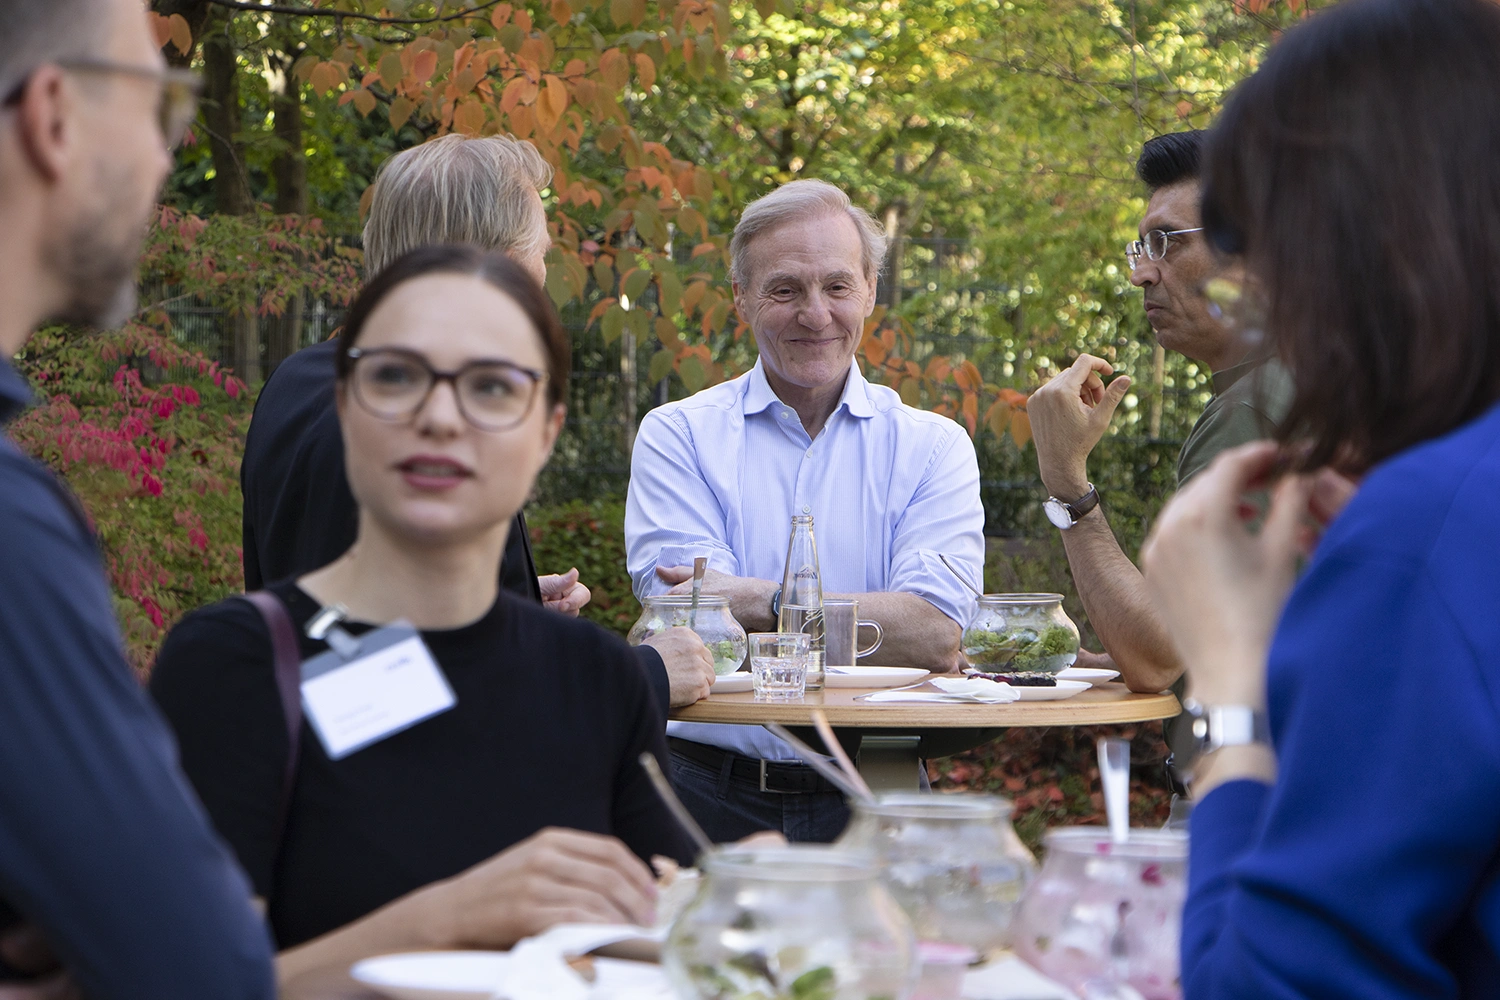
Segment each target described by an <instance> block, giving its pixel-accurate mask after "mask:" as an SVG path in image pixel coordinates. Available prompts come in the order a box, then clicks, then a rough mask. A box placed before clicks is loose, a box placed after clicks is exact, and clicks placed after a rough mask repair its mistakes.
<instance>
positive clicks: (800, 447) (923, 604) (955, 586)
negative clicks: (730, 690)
mask: <svg viewBox="0 0 1500 1000" xmlns="http://www.w3.org/2000/svg"><path fill="white" fill-rule="evenodd" d="M885 252H886V241H885V233H884V231H883V230H881V228H880V227H879V226H878V225H877V224H876V222H875V220H874V219H872V218H871V217H870V216H869V214H868V213H866V212H864V211H863V210H861V209H859V208H857V207H855V206H854V205H852V204H851V203H850V200H849V197H848V195H846V194H845V193H844V192H843V191H841V190H839V189H838V188H836V187H834V186H833V185H832V184H828V183H825V182H823V181H815V180H801V181H792V182H791V183H789V184H784V185H782V186H781V187H780V188H777V189H776V190H775V191H773V192H772V193H770V194H768V195H766V196H765V197H763V198H761V199H759V200H757V201H755V202H753V203H751V204H750V205H749V206H748V207H746V209H745V211H744V213H743V214H742V215H741V217H740V221H739V224H738V225H737V226H736V227H735V230H734V236H733V238H732V240H731V243H730V256H731V269H732V278H733V282H734V301H735V308H736V309H737V310H738V312H739V315H740V318H741V319H742V320H744V322H745V323H746V324H747V325H748V326H749V327H750V329H751V331H752V332H753V333H754V335H755V343H756V346H757V348H758V349H759V351H760V359H759V360H758V361H757V362H756V364H755V367H754V368H752V369H751V370H750V371H749V372H747V373H746V374H744V375H742V376H740V377H739V378H737V379H734V380H732V381H729V382H725V383H723V384H721V385H716V386H713V387H711V388H709V389H705V390H703V391H702V392H699V393H697V394H696V395H694V396H692V397H690V398H688V399H685V400H682V401H680V402H674V403H668V404H666V405H665V406H661V407H658V408H657V409H655V410H652V411H651V412H650V413H648V414H647V415H646V418H645V419H644V420H643V421H642V422H641V428H640V431H639V433H638V434H637V436H636V441H635V451H634V453H633V454H632V456H631V466H630V490H629V495H628V497H627V499H626V507H625V542H626V549H627V561H628V564H629V569H630V575H631V579H632V581H633V583H634V587H635V593H636V596H637V597H642V598H644V597H646V596H649V595H652V594H660V593H664V592H666V591H668V590H670V589H672V588H674V587H675V588H677V589H679V590H681V589H685V588H686V587H687V586H688V582H687V581H688V580H689V578H690V577H691V575H692V571H691V566H692V563H693V560H694V558H695V557H698V556H706V557H708V573H707V576H706V578H705V581H704V587H703V592H704V593H709V594H722V595H724V596H726V597H728V598H729V606H730V610H731V611H732V612H733V614H734V616H735V617H736V618H737V619H738V620H739V622H740V624H741V625H743V626H744V627H745V629H746V631H749V632H768V631H775V629H776V614H775V612H774V610H773V598H775V597H776V596H777V595H778V594H779V592H780V581H781V578H782V571H783V569H784V567H785V560H786V551H787V539H788V536H789V533H790V529H791V522H792V517H793V515H800V514H811V515H813V517H814V518H815V526H814V527H815V531H816V536H817V542H818V559H819V563H820V569H821V573H822V583H823V590H824V594H825V596H826V597H836V596H837V597H852V598H855V599H856V600H858V602H859V613H860V617H861V618H867V619H874V620H876V621H878V622H880V624H881V626H882V627H883V629H884V633H885V640H884V642H883V644H882V645H881V647H880V652H879V654H878V657H877V658H875V659H873V660H872V661H871V662H884V663H894V664H901V665H905V666H917V667H926V668H928V669H930V670H933V671H935V672H943V671H949V670H953V669H955V668H956V667H957V666H958V665H959V663H960V661H961V659H962V658H961V655H960V653H959V634H960V630H961V629H960V626H961V623H962V622H964V621H965V620H966V619H967V617H968V614H969V611H970V609H971V607H972V605H973V601H972V598H971V597H970V595H969V593H968V591H967V590H965V588H964V584H963V583H961V582H960V581H959V579H958V578H957V577H956V576H955V575H954V572H953V571H951V570H949V569H948V568H946V567H945V566H944V565H943V564H942V562H941V561H940V560H939V558H938V556H939V555H946V556H947V557H948V558H949V560H950V561H951V562H952V563H953V564H954V566H955V567H956V569H957V571H958V572H959V573H962V574H964V576H965V577H967V578H968V579H969V580H972V581H980V580H982V579H983V567H984V535H983V531H984V509H983V506H982V505H981V503H980V500H979V465H978V462H977V460H976V459H975V456H974V445H973V443H972V442H971V441H970V440H969V437H968V435H967V434H965V433H964V430H963V428H962V427H961V426H959V424H958V423H957V422H956V421H954V420H952V419H951V418H948V417H943V416H940V415H938V414H935V413H929V412H925V411H922V410H918V409H915V408H913V407H910V406H906V405H904V404H903V403H902V402H901V398H900V397H899V396H898V395H897V394H896V393H895V392H894V391H893V390H891V389H890V388H888V387H886V386H881V385H872V384H871V383H870V382H868V381H866V380H865V378H864V376H863V375H861V374H860V371H859V366H858V365H856V364H855V362H854V352H855V348H856V346H857V345H858V344H859V340H860V337H861V336H862V335H863V332H864V324H865V320H866V319H867V318H868V317H869V316H870V314H871V313H872V311H873V310H874V308H875V288H876V279H877V277H878V275H879V273H880V270H881V268H882V266H883V264H884V261H885ZM668 735H669V737H670V739H669V744H670V746H671V748H672V763H673V769H674V773H673V780H674V783H675V784H676V785H677V787H678V790H679V792H681V794H682V796H683V798H684V799H685V800H686V801H687V803H688V806H689V808H690V809H692V810H693V812H694V815H695V816H696V817H697V818H698V820H699V821H700V822H701V823H702V824H703V826H704V828H705V830H707V832H708V833H709V835H710V836H711V837H713V838H715V839H716V840H733V839H737V838H739V837H742V836H745V835H747V834H749V833H751V832H753V831H755V830H757V829H762V828H768V827H769V828H771V829H778V830H781V831H782V832H783V833H785V834H786V836H787V837H788V838H789V839H791V840H823V841H826V840H832V839H833V838H834V837H836V836H838V834H839V833H840V831H841V830H842V829H843V827H844V825H845V823H846V822H847V820H848V815H849V814H848V810H847V808H846V807H845V805H844V802H843V798H842V796H841V795H840V794H839V793H838V792H836V791H833V790H832V788H831V786H827V785H825V784H823V782H822V779H821V778H820V777H819V776H818V775H816V774H815V773H814V772H812V770H811V768H809V767H807V765H805V764H802V763H801V762H799V761H797V760H796V758H795V756H794V754H793V753H792V751H791V748H790V747H788V746H787V745H786V744H784V743H783V742H782V741H780V740H778V739H776V738H775V737H774V736H772V735H771V734H770V733H768V732H767V731H766V730H764V729H762V728H760V727H758V726H709V725H701V724H690V723H678V722H674V723H671V724H670V725H669V727H668Z"/></svg>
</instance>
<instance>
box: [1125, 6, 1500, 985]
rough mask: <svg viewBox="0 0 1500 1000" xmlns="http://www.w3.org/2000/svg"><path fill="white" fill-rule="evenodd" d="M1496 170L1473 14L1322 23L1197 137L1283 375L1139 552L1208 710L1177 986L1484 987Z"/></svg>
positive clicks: (1495, 420)
mask: <svg viewBox="0 0 1500 1000" xmlns="http://www.w3.org/2000/svg"><path fill="white" fill-rule="evenodd" d="M1496 163H1500V6H1497V5H1496V4H1494V3H1492V2H1488V0H1349V2H1347V3H1344V4H1340V5H1339V6H1337V7H1335V8H1332V9H1331V10H1328V11H1325V12H1323V13H1320V14H1317V15H1316V16H1314V17H1313V18H1312V19H1311V20H1310V21H1309V22H1307V23H1306V24H1304V25H1302V26H1299V27H1298V28H1296V29H1294V30H1292V31H1290V32H1288V33H1287V35H1286V36H1285V37H1284V38H1283V39H1282V40H1281V41H1280V42H1279V43H1278V44H1277V45H1276V47H1275V48H1274V49H1273V50H1272V51H1271V53H1270V55H1269V56H1268V57H1267V59H1266V61H1265V63H1264V65H1263V67H1262V68H1261V69H1260V71H1259V72H1257V73H1256V74H1255V75H1254V76H1253V77H1252V78H1251V79H1249V80H1248V81H1247V82H1246V83H1244V84H1243V85H1241V87H1240V89H1239V90H1238V91H1237V92H1236V94H1235V96H1234V97H1233V98H1232V100H1231V101H1230V103H1229V105H1228V107H1227V108H1226V109H1225V112H1224V115H1223V118H1222V119H1221V121H1220V122H1219V123H1218V124H1217V125H1216V126H1215V129H1214V133H1213V136H1212V137H1211V139H1210V141H1209V150H1208V154H1207V159H1206V162H1205V170H1204V181H1205V184H1204V201H1203V224H1204V226H1205V227H1206V229H1207V235H1208V237H1209V239H1210V240H1212V241H1213V243H1214V244H1215V245H1216V246H1217V247H1218V248H1220V249H1221V250H1223V251H1225V252H1230V253H1238V254H1243V256H1244V260H1245V263H1246V266H1247V268H1248V273H1249V281H1248V283H1247V288H1246V296H1245V298H1244V299H1242V302H1252V303H1254V308H1253V309H1252V308H1242V309H1241V310H1240V313H1241V321H1242V322H1244V323H1245V325H1246V326H1247V328H1259V329H1263V330H1265V331H1266V333H1267V335H1268V337H1269V341H1270V343H1271V344H1272V345H1273V346H1274V347H1275V349H1276V350H1277V353H1278V354H1279V355H1280V357H1281V359H1282V360H1283V362H1285V364H1286V366H1287V368H1288V370H1289V371H1290V372H1291V375H1292V379H1293V382H1294V384H1295V387H1296V388H1295V395H1294V399H1293V402H1292V406H1291V409H1290V411H1289V413H1288V416H1287V419H1286V421H1285V423H1284V424H1283V425H1282V427H1281V429H1280V434H1279V436H1280V441H1281V447H1280V448H1279V449H1278V447H1277V445H1276V444H1271V443H1264V444H1252V445H1246V446H1244V447H1242V448H1240V449H1236V450H1234V451H1231V452H1227V453H1225V454H1224V455H1223V456H1221V457H1220V458H1219V459H1218V460H1217V461H1216V462H1215V463H1214V465H1212V466H1211V467H1210V468H1209V470H1208V471H1207V472H1205V473H1203V475H1202V476H1200V477H1199V478H1198V479H1197V480H1195V481H1194V482H1193V483H1191V484H1189V485H1188V487H1187V488H1186V489H1185V490H1184V491H1183V492H1182V493H1181V494H1180V495H1179V496H1178V498H1177V499H1176V500H1174V501H1173V502H1172V503H1171V504H1170V505H1169V506H1168V507H1167V509H1166V511H1165V512H1164V513H1163V514H1162V516H1161V518H1160V519H1159V521H1158V524H1157V527H1156V531H1155V533H1154V536H1153V538H1152V539H1151V540H1150V542H1149V543H1148V546H1147V549H1146V552H1145V555H1144V565H1145V570H1146V577H1147V581H1148V584H1149V585H1150V586H1151V588H1152V591H1153V594H1154V596H1155V598H1156V606H1157V607H1158V608H1159V609H1160V610H1161V612H1162V613H1163V615H1164V616H1165V617H1166V619H1167V622H1168V626H1169V628H1170V631H1171V634H1172V636H1173V641H1174V642H1175V644H1176V645H1177V648H1178V652H1179V654H1180V655H1181V657H1182V661H1183V662H1184V663H1185V664H1186V665H1187V670H1188V677H1189V694H1190V695H1191V697H1192V698H1193V699H1194V701H1195V703H1196V704H1194V705H1193V706H1192V707H1191V710H1192V711H1193V712H1194V714H1196V715H1199V716H1200V717H1201V721H1202V723H1203V727H1202V736H1203V739H1204V743H1205V746H1204V751H1205V752H1204V754H1203V756H1202V758H1201V759H1200V760H1199V762H1198V763H1197V765H1196V768H1195V784H1196V788H1195V792H1196V793H1197V795H1198V799H1199V802H1198V806H1197V808H1196V810H1195V812H1194V814H1193V819H1192V839H1193V844H1192V862H1191V875H1190V886H1189V895H1188V901H1187V906H1186V909H1185V912H1184V915H1183V931H1182V972H1183V989H1184V993H1185V995H1186V996H1187V997H1189V998H1208V997H1212V998H1215V1000H1233V998H1236V997H1247V998H1248V997H1255V998H1266V997H1317V998H1319V1000H1325V998H1340V997H1348V998H1360V1000H1380V998H1396V997H1433V998H1438V997H1490V996H1495V995H1497V993H1500V795H1497V794H1496V790H1497V788H1500V660H1497V658H1496V652H1495V651H1496V650H1497V649H1500V614H1497V609H1500V572H1497V566H1500V523H1497V521H1496V518H1495V513H1494V497H1495V496H1496V495H1497V493H1500V406H1497V405H1496V402H1497V400H1500V281H1497V280H1496V269H1497V266H1500V172H1497V170H1496V168H1495V165H1496ZM1287 464H1290V466H1291V468H1292V470H1293V471H1294V473H1295V474H1293V475H1285V476H1281V477H1280V479H1279V482H1278V483H1277V484H1276V486H1275V488H1274V492H1273V496H1272V506H1271V510H1270V512H1269V514H1268V515H1267V518H1266V521H1265V523H1264V526H1263V527H1262V528H1261V529H1260V530H1259V531H1258V532H1252V531H1250V530H1248V529H1247V528H1246V527H1245V526H1244V522H1243V520H1242V516H1243V515H1242V509H1243V508H1242V502H1241V496H1242V494H1243V493H1244V492H1245V491H1246V490H1247V489H1248V488H1252V487H1255V486H1258V485H1261V484H1262V483H1263V482H1266V481H1270V480H1272V479H1275V478H1277V473H1278V472H1279V471H1280V470H1281V469H1282V467H1283V466H1285V465H1287ZM1328 470H1334V471H1337V472H1340V473H1344V474H1347V475H1351V476H1354V477H1357V478H1358V479H1359V486H1358V490H1357V492H1355V493H1354V494H1353V497H1352V499H1349V498H1347V497H1335V498H1334V500H1335V502H1332V503H1331V502H1330V498H1329V496H1327V495H1325V491H1324V488H1325V487H1328V486H1330V485H1333V486H1336V485H1337V481H1336V480H1334V479H1332V478H1331V477H1330V476H1329V475H1328ZM1340 499H1343V500H1347V503H1346V504H1345V505H1343V506H1342V510H1341V512H1337V513H1334V511H1333V509H1332V508H1334V507H1336V506H1339V504H1338V503H1337V502H1336V501H1337V500H1340ZM1330 514H1333V516H1332V519H1331V523H1329V524H1328V525H1327V528H1326V531H1324V533H1323V534H1322V537H1321V539H1319V540H1317V541H1316V547H1315V548H1314V549H1313V551H1312V554H1311V560H1310V562H1309V563H1308V565H1307V567H1306V571H1305V573H1304V574H1303V575H1302V576H1301V577H1300V579H1298V577H1297V570H1298V568H1299V562H1300V561H1301V559H1302V558H1303V552H1304V550H1305V549H1306V548H1307V546H1308V545H1310V544H1311V543H1312V541H1313V539H1312V538H1311V537H1310V531H1309V528H1310V525H1311V523H1312V521H1313V519H1316V520H1319V521H1327V520H1329V516H1330Z"/></svg>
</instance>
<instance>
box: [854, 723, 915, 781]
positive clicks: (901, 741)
mask: <svg viewBox="0 0 1500 1000" xmlns="http://www.w3.org/2000/svg"><path fill="white" fill-rule="evenodd" d="M921 742H922V738H921V737H920V736H877V735H875V734H873V733H869V732H867V733H865V734H864V739H862V740H861V741H860V744H859V765H858V766H859V773H860V776H861V777H863V778H864V779H865V782H866V784H868V785H869V786H870V788H871V789H872V790H874V791H877V792H915V791H917V790H918V787H919V786H918V778H917V767H918V766H919V758H918V756H917V747H918V746H919V745H920V744H921Z"/></svg>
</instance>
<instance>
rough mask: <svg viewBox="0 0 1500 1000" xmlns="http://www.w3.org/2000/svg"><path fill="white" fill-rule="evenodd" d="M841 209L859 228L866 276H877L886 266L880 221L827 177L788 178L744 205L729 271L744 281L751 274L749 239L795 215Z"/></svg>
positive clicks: (804, 215)
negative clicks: (814, 179)
mask: <svg viewBox="0 0 1500 1000" xmlns="http://www.w3.org/2000/svg"><path fill="white" fill-rule="evenodd" d="M840 212H842V213H843V214H845V215H847V216H848V217H849V220H850V221H851V222H853V223H854V228H855V229H856V230H858V231H859V242H860V245H861V247H862V248H863V250H864V265H865V277H867V278H874V277H875V276H876V275H878V274H879V273H880V272H881V270H882V269H883V268H884V267H885V249H886V238H885V230H884V229H883V228H881V225H880V223H878V222H876V221H875V219H874V218H873V217H872V216H871V215H870V213H869V212H866V211H865V210H864V209H862V208H858V207H856V206H855V205H854V203H853V202H851V201H850V200H849V196H848V195H847V194H845V193H844V192H843V191H840V190H839V189H838V188H836V187H834V186H833V185H832V184H829V183H828V182H827V181H811V180H803V181H789V182H788V183H786V184H783V185H781V187H779V188H777V189H776V190H775V191H772V192H771V193H770V194H768V195H765V196H764V197H761V198H757V199H756V200H755V201H752V202H751V203H750V204H748V205H746V206H745V210H744V211H743V212H741V213H740V222H739V225H737V226H735V227H734V236H733V237H732V238H731V239H730V241H729V275H730V277H731V278H733V279H734V281H735V282H736V283H738V284H741V285H744V284H746V283H747V282H748V280H749V277H750V269H749V256H750V243H751V241H752V240H754V239H755V237H756V236H758V235H760V234H761V233H763V232H766V231H767V230H770V229H775V228H776V227H777V226H780V225H782V224H784V223H787V222H791V221H792V220H793V219H805V218H808V217H810V216H817V215H820V214H838V213H840Z"/></svg>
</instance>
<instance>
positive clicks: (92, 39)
mask: <svg viewBox="0 0 1500 1000" xmlns="http://www.w3.org/2000/svg"><path fill="white" fill-rule="evenodd" d="M137 16H140V17H144V16H145V13H144V12H141V13H139V14H138V15H137ZM111 24H112V22H111V20H110V12H109V11H108V10H107V9H106V7H105V5H104V4H103V3H102V2H101V0H6V3H5V29H4V30H3V31H0V97H4V96H5V95H7V94H9V93H10V91H11V90H12V88H14V87H16V86H17V85H18V84H20V82H21V81H22V80H24V79H26V76H27V74H29V73H30V72H31V71H32V70H34V69H35V68H36V67H38V66H40V65H41V64H42V63H45V62H50V61H52V60H54V59H69V58H72V59H77V58H82V57H84V56H91V55H97V54H98V50H99V47H100V46H101V44H102V43H103V42H104V34H105V29H106V27H108V26H110V25H111Z"/></svg>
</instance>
